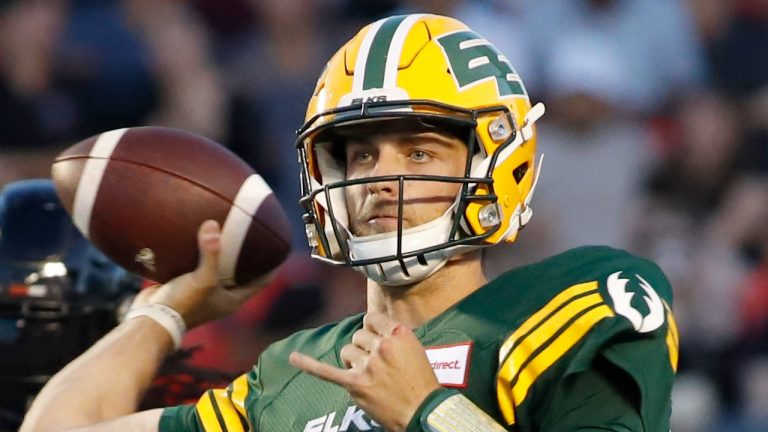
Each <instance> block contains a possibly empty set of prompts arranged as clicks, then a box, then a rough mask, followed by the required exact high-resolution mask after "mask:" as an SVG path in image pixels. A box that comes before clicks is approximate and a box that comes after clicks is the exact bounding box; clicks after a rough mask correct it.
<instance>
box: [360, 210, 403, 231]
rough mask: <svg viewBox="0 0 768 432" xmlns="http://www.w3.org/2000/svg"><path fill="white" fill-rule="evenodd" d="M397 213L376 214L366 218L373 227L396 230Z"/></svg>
mask: <svg viewBox="0 0 768 432" xmlns="http://www.w3.org/2000/svg"><path fill="white" fill-rule="evenodd" d="M397 221H398V217H397V215H390V214H375V215H373V216H371V217H369V218H368V219H367V220H366V223H367V224H368V225H369V226H372V227H381V228H384V229H386V230H387V231H390V230H391V231H394V230H396V229H397ZM403 226H405V220H403Z"/></svg>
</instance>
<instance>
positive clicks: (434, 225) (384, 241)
mask: <svg viewBox="0 0 768 432" xmlns="http://www.w3.org/2000/svg"><path fill="white" fill-rule="evenodd" d="M455 208H456V204H455V203H454V204H453V205H452V206H451V207H449V208H448V210H446V211H445V213H443V215H442V216H440V217H438V218H437V219H435V220H433V221H431V222H428V223H425V224H422V225H419V226H415V227H412V228H408V229H404V230H403V235H402V247H401V249H402V253H403V254H407V253H409V252H414V251H417V250H420V249H426V248H429V247H433V246H438V245H440V244H443V243H447V242H448V241H450V238H449V234H450V232H451V227H452V225H453V216H454V209H455ZM347 244H348V245H349V254H350V257H351V258H352V259H354V260H365V259H372V258H381V257H387V256H393V257H394V256H396V255H397V231H394V232H388V233H382V234H374V235H370V236H364V237H356V236H353V235H350V238H349V239H348V240H347ZM478 247H480V246H468V245H462V246H454V247H451V248H445V249H440V250H436V251H434V252H428V253H425V254H422V255H420V256H413V257H410V258H403V259H402V260H398V259H392V260H389V261H385V262H383V263H378V264H371V265H366V266H358V267H354V269H355V270H357V271H359V272H361V273H363V274H365V275H366V277H368V278H369V279H371V280H373V281H374V282H376V283H378V284H381V285H388V286H401V285H410V284H414V283H416V282H419V281H421V280H423V279H426V278H428V277H429V276H431V275H432V274H433V273H435V272H436V271H438V270H440V269H441V268H442V267H443V266H444V265H445V263H446V262H447V261H448V259H449V258H450V257H452V256H453V255H456V254H457V253H461V252H466V251H469V250H473V249H477V248H478Z"/></svg>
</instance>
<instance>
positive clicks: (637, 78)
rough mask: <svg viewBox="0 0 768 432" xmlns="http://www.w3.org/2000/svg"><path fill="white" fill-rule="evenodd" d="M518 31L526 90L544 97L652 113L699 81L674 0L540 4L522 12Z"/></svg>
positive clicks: (692, 38) (695, 46)
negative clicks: (580, 95)
mask: <svg viewBox="0 0 768 432" xmlns="http://www.w3.org/2000/svg"><path fill="white" fill-rule="evenodd" d="M526 32H527V34H528V37H529V39H530V41H529V42H530V50H529V51H530V53H531V55H532V56H533V58H532V61H533V62H534V64H533V67H534V72H533V74H534V78H536V80H535V81H534V83H532V84H529V90H532V91H533V92H534V93H536V92H539V91H541V93H542V94H543V95H544V96H545V97H548V98H549V97H561V96H562V95H563V92H564V91H565V92H571V93H574V92H579V91H583V92H585V93H588V94H593V95H597V96H600V98H601V99H604V100H605V101H607V102H609V103H611V104H612V105H613V107H614V109H620V110H622V111H630V112H633V113H638V114H642V115H649V114H651V115H652V114H657V113H659V112H660V110H661V109H663V108H664V107H666V106H667V104H669V103H670V102H672V101H674V99H675V98H676V97H679V96H680V95H681V94H682V95H685V93H686V92H687V91H689V90H690V89H692V88H697V87H699V86H700V85H702V84H703V81H704V79H705V77H706V70H705V68H704V63H703V58H702V55H701V48H700V45H699V42H698V41H697V39H696V34H695V29H694V26H693V22H692V20H691V18H690V16H689V14H688V13H687V11H686V9H685V7H684V6H683V4H681V0H646V1H632V0H542V1H539V2H536V5H535V7H533V6H532V7H530V9H529V13H528V14H527V26H526ZM572 57H581V59H579V60H576V59H573V58H572ZM574 63H578V65H579V67H580V68H579V69H572V67H573V65H574ZM537 77H541V79H538V78H537Z"/></svg>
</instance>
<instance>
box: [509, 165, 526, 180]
mask: <svg viewBox="0 0 768 432" xmlns="http://www.w3.org/2000/svg"><path fill="white" fill-rule="evenodd" d="M527 172H528V162H523V163H522V164H520V165H518V167H517V168H515V169H514V170H513V171H512V176H513V177H514V178H515V181H516V182H517V184H520V182H521V181H522V180H523V177H525V173H527Z"/></svg>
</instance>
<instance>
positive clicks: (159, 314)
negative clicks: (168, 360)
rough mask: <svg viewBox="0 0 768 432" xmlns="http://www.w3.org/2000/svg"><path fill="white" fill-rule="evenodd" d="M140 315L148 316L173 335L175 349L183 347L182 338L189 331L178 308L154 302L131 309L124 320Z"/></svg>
mask: <svg viewBox="0 0 768 432" xmlns="http://www.w3.org/2000/svg"><path fill="white" fill-rule="evenodd" d="M139 317H146V318H149V319H151V320H153V321H155V323H157V324H159V325H160V326H161V327H163V329H165V331H166V332H167V333H168V335H169V336H170V337H171V340H172V341H173V346H174V349H175V350H178V349H179V348H180V347H181V341H182V338H183V337H184V334H185V333H186V332H187V324H186V323H185V322H184V318H182V316H181V315H180V314H179V313H178V312H177V311H176V310H174V309H173V308H171V307H168V306H166V305H164V304H160V303H153V304H150V305H146V306H142V307H138V308H135V309H131V310H129V311H128V313H127V314H126V315H125V319H124V321H129V320H132V319H135V318H139Z"/></svg>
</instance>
